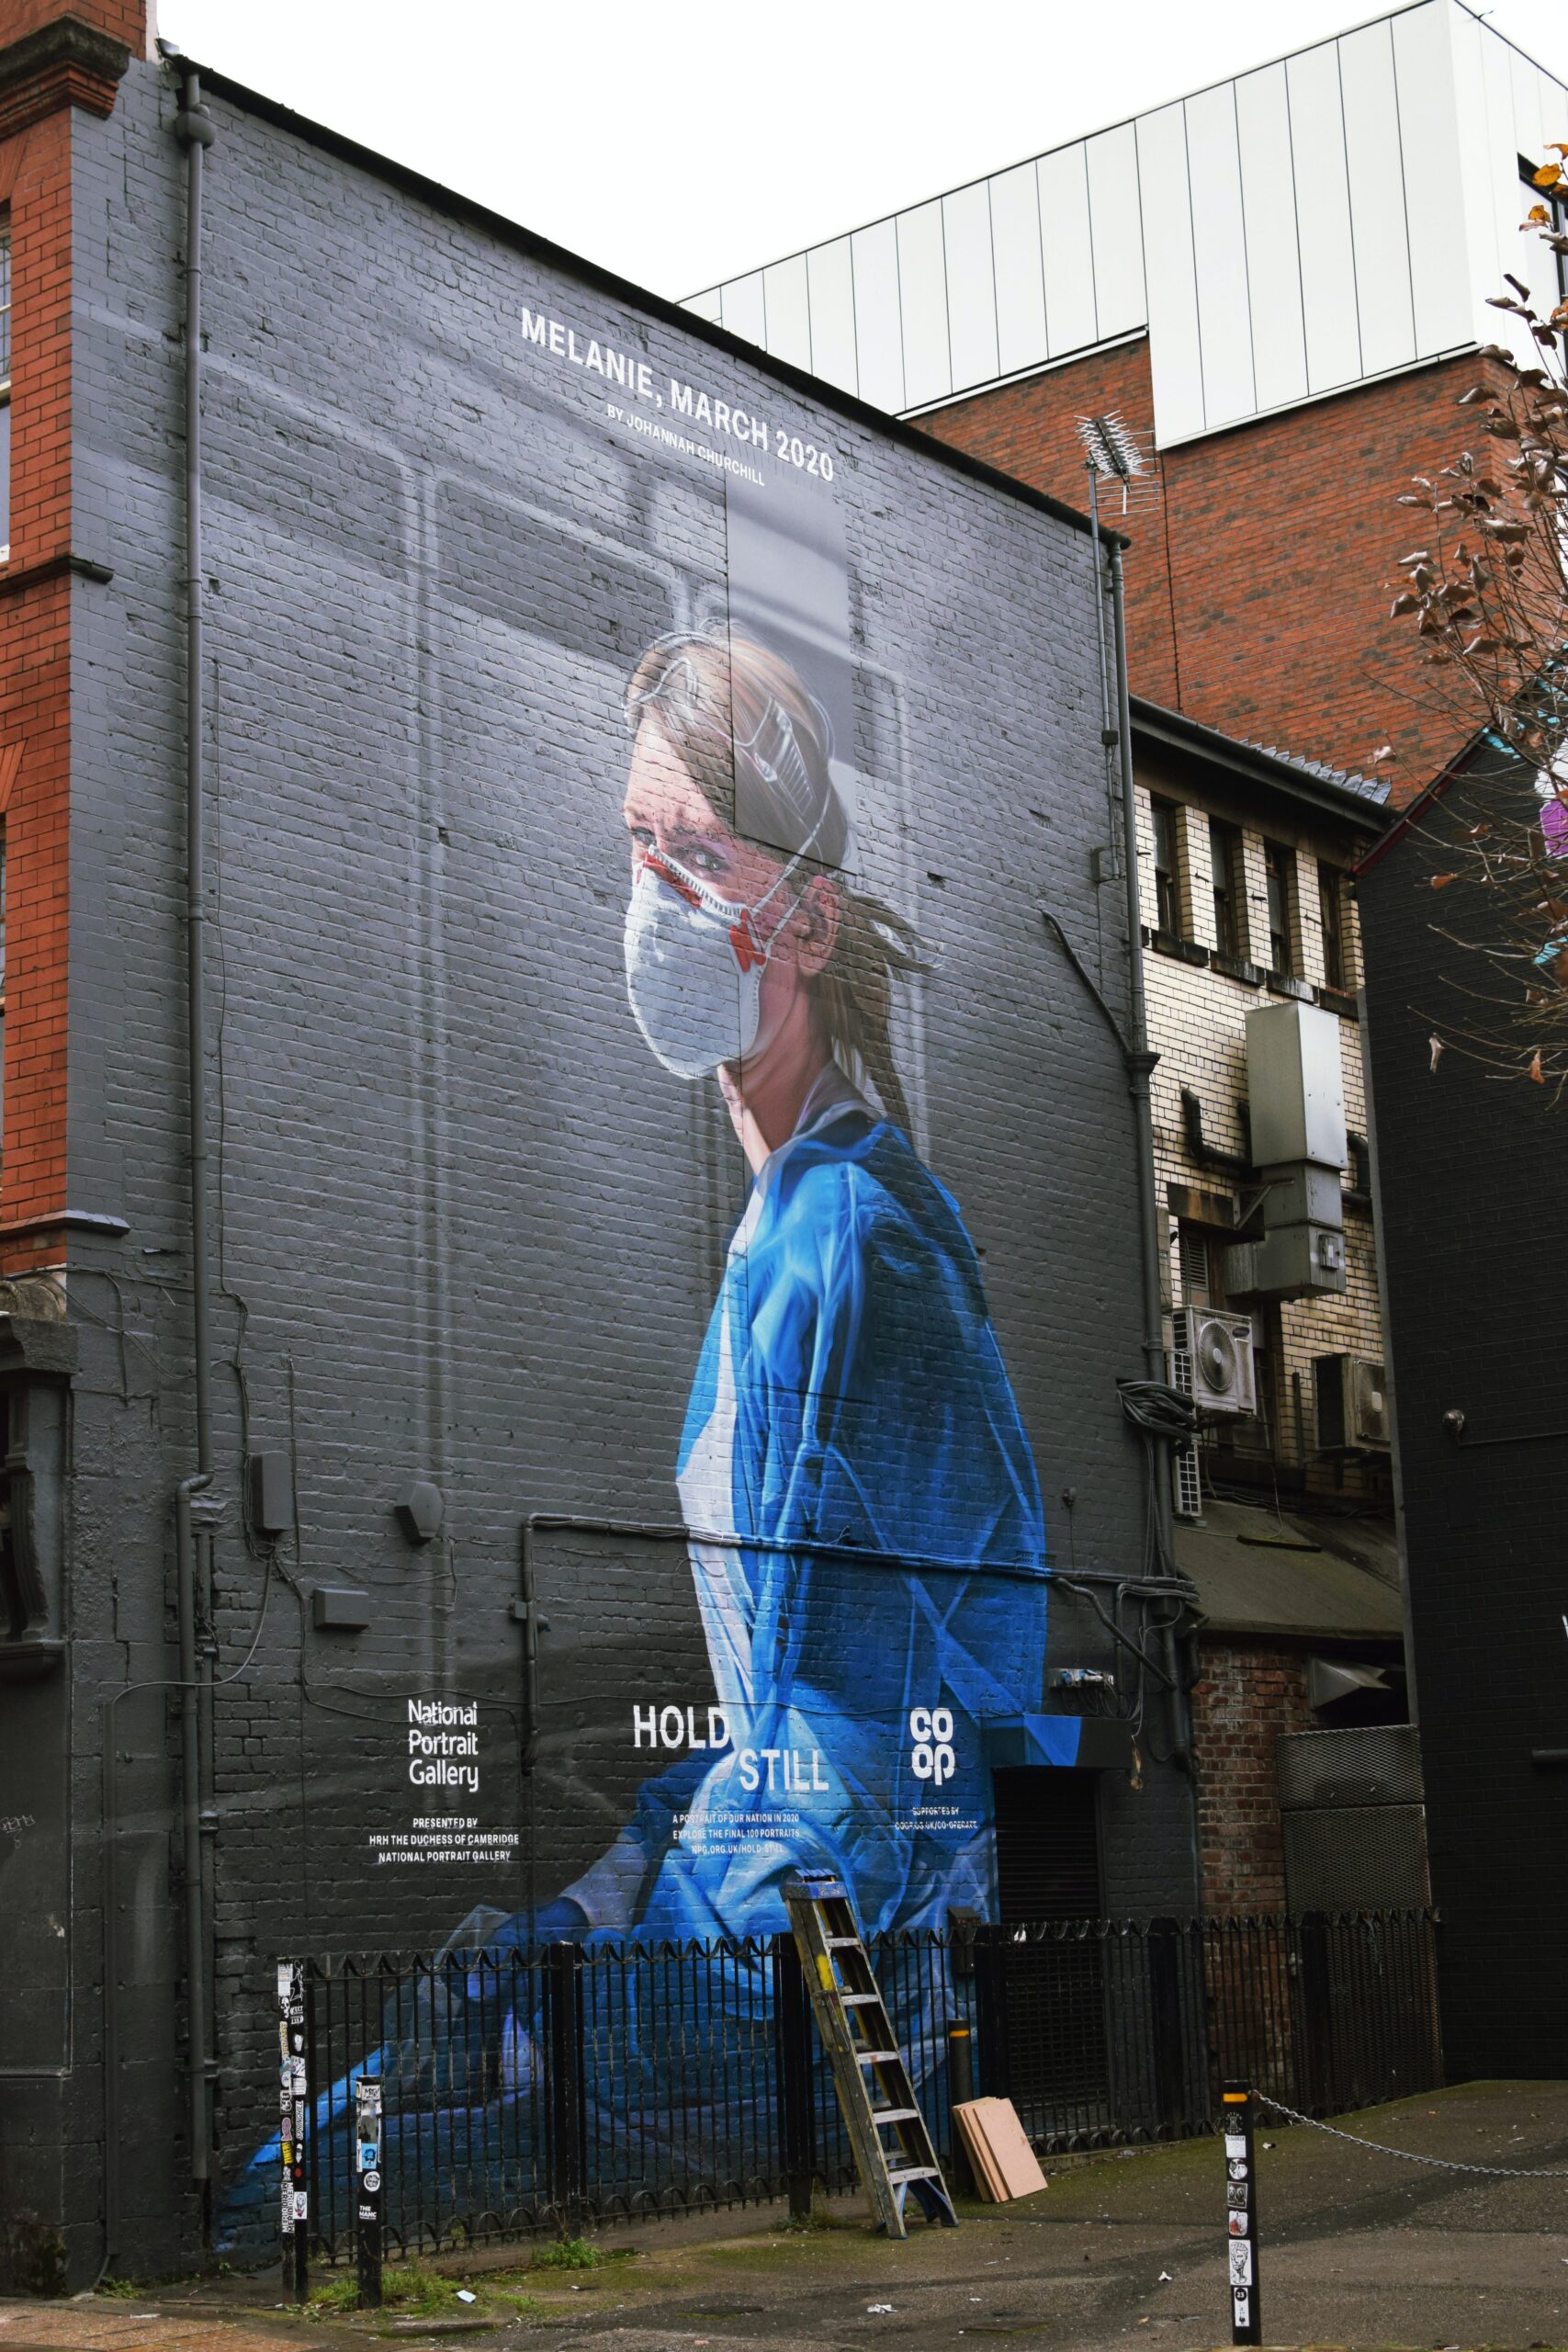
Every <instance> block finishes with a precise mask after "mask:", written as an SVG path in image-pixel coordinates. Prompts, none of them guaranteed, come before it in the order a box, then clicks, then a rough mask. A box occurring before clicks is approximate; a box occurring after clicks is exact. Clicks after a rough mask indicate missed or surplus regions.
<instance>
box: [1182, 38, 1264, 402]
mask: <svg viewBox="0 0 1568 2352" xmlns="http://www.w3.org/2000/svg"><path fill="white" fill-rule="evenodd" d="M1184 111H1185V113H1186V116H1187V176H1188V186H1189V188H1190V193H1191V199H1192V256H1193V266H1194V275H1195V277H1196V282H1197V289H1198V341H1199V345H1200V346H1201V351H1202V356H1203V422H1204V424H1205V425H1207V426H1209V427H1211V428H1213V426H1214V425H1217V424H1234V423H1235V420H1236V418H1237V417H1240V416H1253V415H1255V414H1256V413H1257V410H1258V393H1257V388H1256V385H1255V383H1254V381H1253V373H1252V305H1251V301H1250V300H1249V297H1248V293H1247V231H1246V226H1245V223H1244V220H1243V214H1242V199H1241V155H1240V150H1239V145H1238V141H1237V133H1236V119H1235V83H1234V82H1221V83H1220V84H1219V85H1217V87H1215V88H1214V89H1213V90H1201V91H1200V92H1199V93H1198V96H1196V97H1192V98H1189V99H1188V100H1187V103H1186V107H1185V108H1184Z"/></svg>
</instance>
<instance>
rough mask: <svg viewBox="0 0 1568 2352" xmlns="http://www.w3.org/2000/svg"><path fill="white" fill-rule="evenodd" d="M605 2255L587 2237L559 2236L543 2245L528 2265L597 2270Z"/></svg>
mask: <svg viewBox="0 0 1568 2352" xmlns="http://www.w3.org/2000/svg"><path fill="white" fill-rule="evenodd" d="M603 2261H604V2256H603V2255H602V2254H601V2253H600V2251H599V2248H598V2247H597V2246H596V2245H590V2244H589V2241H588V2240H587V2239H586V2238H557V2239H555V2240H554V2241H553V2242H552V2243H551V2244H550V2245H542V2246H541V2247H540V2248H539V2250H538V2252H537V2253H536V2255H535V2256H534V2258H533V2260H532V2262H531V2263H530V2264H529V2266H528V2267H529V2268H530V2269H531V2270H597V2269H598V2267H599V2265H600V2264H601V2263H602V2262H603Z"/></svg>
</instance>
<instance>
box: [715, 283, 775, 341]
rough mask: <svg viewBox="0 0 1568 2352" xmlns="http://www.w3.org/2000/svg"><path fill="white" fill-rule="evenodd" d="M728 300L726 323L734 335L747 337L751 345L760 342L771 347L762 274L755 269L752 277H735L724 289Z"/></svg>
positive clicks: (724, 295)
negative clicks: (768, 343) (768, 342)
mask: <svg viewBox="0 0 1568 2352" xmlns="http://www.w3.org/2000/svg"><path fill="white" fill-rule="evenodd" d="M721 291H722V293H723V297H724V323H725V325H726V326H727V327H728V329H729V332H730V334H739V335H744V337H745V339H746V341H747V342H748V343H760V344H761V345H762V346H763V348H764V349H765V348H766V347H767V340H768V306H767V304H766V303H765V302H764V301H763V300H762V273H761V270H760V269H754V270H753V271H752V272H751V275H750V277H732V278H731V279H730V280H729V283H728V285H727V286H725V287H724V288H721Z"/></svg>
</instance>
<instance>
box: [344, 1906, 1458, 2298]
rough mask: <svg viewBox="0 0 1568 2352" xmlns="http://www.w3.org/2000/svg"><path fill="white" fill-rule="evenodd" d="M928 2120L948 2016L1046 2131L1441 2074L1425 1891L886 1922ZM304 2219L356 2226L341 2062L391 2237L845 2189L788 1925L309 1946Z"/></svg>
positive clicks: (1049, 2146) (1187, 2121)
mask: <svg viewBox="0 0 1568 2352" xmlns="http://www.w3.org/2000/svg"><path fill="white" fill-rule="evenodd" d="M872 1950H873V1958H874V1964H875V1966H876V1970H877V1974H878V1979H879V1982H880V1983H881V1985H882V1988H883V1992H884V1995H885V1996H886V2000H887V2004H888V2007H889V2009H890V2010H891V2012H892V2014H893V2015H894V2017H895V2018H897V2023H898V2029H899V2032H900V2036H901V2039H902V2041H903V2043H904V2046H905V2049H906V2052H907V2053H908V2058H909V2062H910V2070H911V2073H912V2075H914V2078H915V2081H916V2082H917V2084H918V2085H919V2090H920V2096H921V2098H922V2101H923V2103H924V2105H925V2108H926V2112H927V2117H928V2120H929V2121H930V2123H931V2129H932V2133H933V2136H934V2137H935V2138H936V2140H937V2142H938V2144H939V2145H940V2146H942V2148H944V2149H946V2150H948V2151H951V2149H952V2144H953V2126H952V2117H951V2112H950V2107H949V2098H948V2050H949V2036H950V2034H951V2033H952V2032H953V2030H954V2029H967V2030H968V2032H969V2034H970V2037H971V2042H970V2046H971V2050H972V2052H973V2057H974V2064H975V2075H976V2088H977V2089H978V2090H979V2091H981V2092H984V2093H994V2094H998V2095H1000V2096H1002V2097H1005V2098H1011V2099H1012V2101H1013V2103H1014V2105H1015V2106H1016V2107H1017V2109H1018V2111H1019V2114H1020V2115H1021V2118H1022V2120H1023V2123H1024V2126H1025V2129H1026V2130H1027V2131H1029V2133H1030V2135H1031V2137H1032V2140H1033V2141H1034V2143H1035V2144H1036V2146H1037V2147H1039V2148H1040V2149H1041V2150H1042V2151H1044V2152H1056V2153H1060V2152H1063V2151H1067V2150H1073V2149H1088V2148H1095V2147H1106V2146H1113V2145H1117V2144H1123V2143H1137V2142H1141V2141H1151V2140H1158V2139H1175V2138H1185V2137H1188V2136H1190V2135H1192V2134H1194V2133H1201V2132H1206V2131H1210V2130H1212V2129H1213V2126H1214V2121H1215V2117H1216V2111H1217V2109H1218V2106H1219V2091H1220V2086H1221V2084H1222V2082H1223V2081H1224V2080H1225V2079H1228V2078H1232V2077H1236V2078H1245V2079H1247V2081H1249V2082H1251V2083H1252V2084H1253V2085H1254V2086H1256V2087H1257V2088H1258V2089H1259V2090H1263V2091H1267V2092H1269V2093H1270V2094H1272V2095H1273V2096H1274V2097H1276V2098H1281V2099H1284V2100H1286V2101H1287V2102H1288V2103H1289V2104H1290V2105H1291V2106H1292V2107H1295V2108H1298V2109H1302V2110H1303V2112H1306V2113H1309V2114H1319V2115H1323V2114H1335V2113H1340V2112H1343V2111H1344V2110H1346V2109H1349V2108H1354V2107H1359V2106H1366V2105H1370V2104H1372V2103H1374V2102H1375V2101H1377V2100H1380V2099H1384V2098H1397V2097H1400V2096H1402V2095H1404V2094H1405V2093H1409V2092H1415V2091H1418V2090H1425V2089H1430V2088H1431V2087H1433V2086H1435V2085H1436V2084H1437V2083H1438V2082H1439V2081H1440V2079H1441V2073H1442V2060H1441V2052H1440V2048H1439V2043H1438V2010H1437V1986H1436V1965H1435V1920H1434V1917H1433V1915H1432V1914H1431V1913H1430V1912H1427V1911H1399V1912H1369V1913H1360V1914H1355V1915H1345V1916H1328V1915H1325V1916H1322V1917H1312V1918H1304V1919H1282V1918H1241V1919H1209V1920H1178V1919H1149V1920H1139V1921H1130V1922H1104V1921H1098V1922H1085V1923H1063V1922H1059V1921H1054V1922H1051V1923H1050V1924H1048V1925H1044V1926H1040V1927H1027V1928H1020V1927H1009V1928H976V1929H968V1930H965V1929H959V1928H954V1930H953V1932H952V1933H950V1934H938V1933H933V1932H919V1933H909V1934H900V1935H894V1936H886V1937H883V1938H880V1939H876V1940H875V1941H874V1944H873V1947H872ZM304 1974H305V1996H306V2016H307V2049H308V2053H309V2064H310V2105H311V2109H312V2112H313V2115H314V2119H315V2125H314V2129H313V2131H312V2132H311V2135H310V2149H309V2177H310V2214H311V2238H312V2242H313V2245H314V2246H315V2247H316V2249H317V2250H319V2251H320V2252H321V2253H323V2254H326V2255H328V2256H347V2255H348V2254H349V2253H350V2252H351V2251H352V2249H353V2245H354V2220H355V2199H354V2196H353V2193H352V2184H353V2177H354V2163H353V2154H354V2151H353V2136H352V2135H353V2104H354V2102H353V2094H352V2081H353V2078H354V2076H355V2075H357V2074H360V2073H363V2072H370V2073H373V2074H377V2075H379V2076H380V2077H381V2080H382V2084H383V2091H384V2102H385V2123H384V2134H383V2144H382V2157H383V2165H384V2171H385V2180H384V2187H383V2191H382V2200H381V2202H382V2222H383V2228H384V2231H385V2235H386V2241H387V2245H388V2247H389V2251H392V2252H399V2253H410V2252H413V2251H416V2250H418V2249H421V2248H434V2247H438V2246H442V2245H450V2244H453V2243H455V2242H460V2241H472V2240H479V2239H482V2238H502V2237H511V2236H517V2235H522V2234H525V2233H528V2232H530V2231H535V2230H541V2229H554V2228H560V2227H566V2228H569V2229H574V2228H577V2227H580V2226H581V2224H582V2223H583V2222H588V2221H599V2222H603V2221H608V2220H615V2219H624V2218H632V2217H637V2216H648V2217H652V2216H655V2215H658V2214H665V2213H676V2212H686V2211H695V2210H699V2209H703V2208H713V2207H717V2206H733V2205H741V2204H747V2203H750V2202H761V2201H763V2200H766V2199H773V2198H778V2197H783V2196H784V2195H788V2196H789V2197H790V2199H791V2202H792V2205H794V2206H795V2208H796V2209H797V2210H799V2209H800V2208H802V2207H804V2206H805V2205H807V2203H808V2202H809V2199H810V2195H811V2190H812V2187H813V2184H816V2185H818V2186H820V2187H821V2188H826V2189H828V2190H829V2191H832V2190H836V2189H840V2188H849V2187H851V2186H852V2184H853V2177H854V2176H853V2169H852V2163H851V2158H850V2152H849V2146H848V2143H847V2140H846V2138H845V2135H844V2133H843V2131H842V2128H841V2125H840V2120H839V2116H838V2112H837V2109H836V2106H835V2103H834V2098H833V2090H832V2082H831V2078H830V2076H829V2073H828V2069H827V2065H826V2062H825V2060H824V2059H823V2058H822V2055H821V2053H820V2052H818V2049H817V2048H816V2046H815V2042H814V2039H813V2033H812V2026H811V2018H810V2010H809V2007H808V2004H807V1997H806V1988H805V1985H804V1984H803V1982H802V1980H801V1976H800V1971H799V1964H798V1962H797V1961H796V1959H795V1948H794V1945H793V1943H792V1942H791V1941H790V1939H788V1938H787V1937H775V1938H773V1939H764V1940H760V1941H754V1942H709V1943H680V1944H674V1943H671V1944H637V1943H615V1944H606V1945H602V1946H597V1947H594V1948H592V1949H586V1950H585V1949H581V1948H579V1947H577V1946H573V1945H568V1944H558V1945H552V1946H550V1947H549V1948H547V1950H546V1951H541V1952H524V1951H516V1950H512V1949H502V1950H495V1949H490V1950H485V1951H469V1952H464V1951H447V1952H444V1953H442V1954H440V1955H438V1956H437V1957H435V1958H433V1959H407V1958H402V1957H380V1958H374V1959H368V1960H336V1961H331V1962H327V1961H321V1962H310V1963H308V1964H307V1966H306V1969H305V1972H304Z"/></svg>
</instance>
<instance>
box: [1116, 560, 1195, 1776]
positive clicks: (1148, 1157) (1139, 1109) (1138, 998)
mask: <svg viewBox="0 0 1568 2352" xmlns="http://www.w3.org/2000/svg"><path fill="white" fill-rule="evenodd" d="M1111 614H1112V619H1113V624H1114V632H1113V633H1114V636H1115V652H1116V741H1117V758H1118V763H1119V765H1120V768H1121V775H1122V884H1123V887H1124V888H1125V890H1126V894H1127V983H1128V986H1127V1011H1128V1027H1129V1038H1128V1051H1127V1055H1126V1064H1127V1091H1128V1092H1129V1094H1130V1095H1131V1096H1132V1098H1133V1117H1134V1124H1135V1125H1136V1130H1137V1147H1136V1148H1137V1154H1138V1206H1139V1210H1140V1213H1141V1214H1140V1220H1139V1221H1140V1223H1141V1225H1142V1227H1143V1249H1142V1250H1141V1252H1140V1255H1141V1257H1142V1260H1143V1274H1144V1363H1145V1366H1146V1367H1147V1376H1148V1378H1149V1379H1150V1380H1153V1381H1159V1382H1162V1383H1163V1382H1164V1380H1165V1379H1166V1358H1165V1317H1164V1308H1163V1305H1162V1302H1161V1296H1160V1278H1159V1270H1160V1261H1161V1258H1162V1256H1163V1255H1164V1250H1163V1246H1162V1241H1161V1230H1160V1229H1161V1226H1162V1224H1163V1221H1164V1220H1163V1218H1162V1216H1161V1214H1160V1203H1159V1192H1158V1188H1157V1186H1156V1182H1155V1127H1154V1110H1153V1105H1152V1103H1151V1101H1150V1095H1149V1080H1150V1077H1151V1076H1152V1074H1153V1071H1154V1067H1155V1064H1156V1062H1157V1061H1158V1059H1159V1056H1158V1055H1157V1054H1156V1053H1155V1052H1154V1051H1153V1050H1152V1048H1151V1046H1150V1045H1149V1023H1148V1009H1147V1006H1146V1004H1145V999H1144V944H1143V909H1142V908H1141V906H1140V905H1139V903H1138V802H1137V795H1136V792H1135V790H1134V783H1133V710H1132V701H1131V697H1130V694H1129V690H1128V684H1127V607H1126V598H1125V593H1124V589H1123V584H1122V543H1121V541H1120V539H1113V540H1112V541H1111ZM1149 1442H1150V1444H1151V1446H1152V1447H1153V1449H1154V1452H1153V1468H1154V1482H1153V1483H1154V1493H1153V1495H1152V1496H1151V1498H1150V1509H1151V1510H1152V1513H1153V1517H1154V1524H1155V1545H1156V1552H1157V1554H1158V1556H1159V1563H1160V1566H1161V1568H1162V1569H1163V1570H1164V1572H1165V1573H1166V1574H1167V1575H1168V1576H1174V1575H1175V1573H1176V1542H1175V1529H1174V1526H1173V1523H1172V1511H1171V1500H1170V1447H1169V1442H1168V1440H1167V1439H1166V1438H1164V1437H1161V1436H1159V1435H1158V1434H1157V1433H1156V1432H1154V1431H1151V1432H1150V1434H1149ZM1183 1613H1184V1612H1182V1611H1178V1612H1177V1615H1176V1617H1175V1618H1173V1619H1172V1621H1171V1623H1169V1625H1168V1626H1167V1627H1166V1629H1165V1632H1164V1635H1163V1640H1162V1646H1163V1648H1164V1651H1165V1660H1166V1668H1167V1672H1168V1677H1169V1682H1170V1707H1171V1730H1172V1735H1173V1752H1174V1755H1175V1758H1176V1761H1177V1762H1178V1763H1179V1765H1180V1767H1181V1768H1182V1770H1184V1771H1189V1772H1190V1770H1191V1769H1192V1702H1191V1696H1190V1691H1189V1690H1188V1678H1187V1676H1186V1674H1185V1673H1184V1672H1183V1670H1182V1666H1183V1661H1182V1642H1181V1637H1180V1633H1179V1626H1180V1623H1181V1619H1182V1615H1183Z"/></svg>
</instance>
